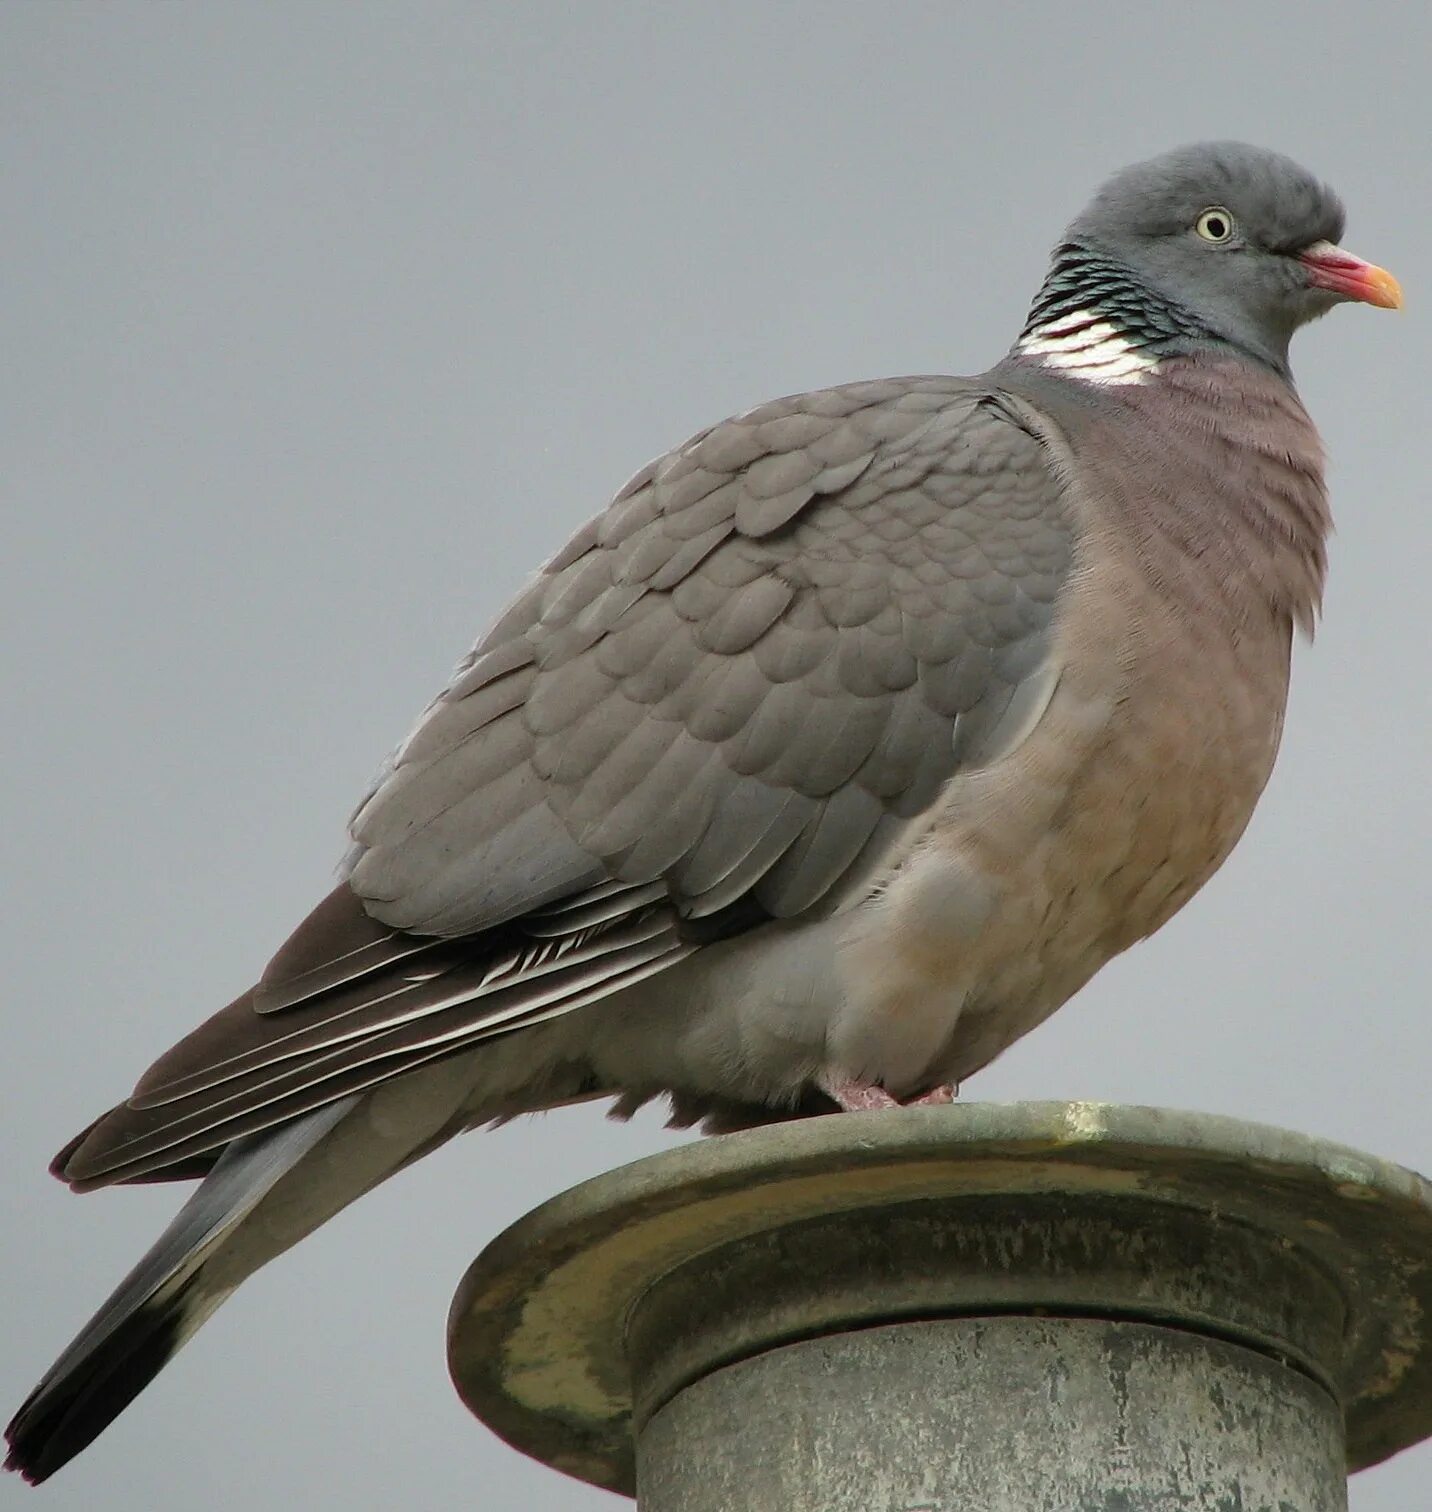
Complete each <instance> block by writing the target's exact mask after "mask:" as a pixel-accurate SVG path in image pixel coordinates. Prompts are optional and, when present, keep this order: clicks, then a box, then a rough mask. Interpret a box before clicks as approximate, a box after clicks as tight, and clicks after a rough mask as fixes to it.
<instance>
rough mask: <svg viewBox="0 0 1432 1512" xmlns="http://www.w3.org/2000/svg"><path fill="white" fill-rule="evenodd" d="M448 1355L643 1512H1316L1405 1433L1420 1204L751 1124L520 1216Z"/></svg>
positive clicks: (1423, 1347) (886, 1130) (513, 1424)
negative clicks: (743, 1131)
mask: <svg viewBox="0 0 1432 1512" xmlns="http://www.w3.org/2000/svg"><path fill="white" fill-rule="evenodd" d="M448 1353H449V1362H450V1365H451V1369H452V1373H453V1378H454V1381H455V1382H456V1384H457V1387H458V1390H459V1392H460V1393H461V1394H462V1397H463V1399H464V1401H465V1402H466V1403H467V1405H468V1406H469V1407H470V1408H471V1409H472V1411H473V1412H474V1413H476V1414H477V1416H479V1417H480V1418H482V1419H483V1420H484V1421H485V1422H486V1423H487V1424H488V1425H489V1426H491V1427H492V1428H493V1429H494V1430H495V1431H496V1432H498V1433H499V1434H501V1435H502V1436H503V1437H504V1438H506V1439H507V1440H508V1441H509V1442H510V1443H512V1444H513V1445H515V1446H516V1447H517V1448H519V1449H522V1450H524V1451H525V1452H527V1453H528V1454H532V1455H534V1456H536V1457H537V1458H538V1459H541V1460H543V1461H545V1462H546V1463H548V1464H549V1465H551V1466H553V1467H554V1468H555V1469H559V1470H563V1471H565V1472H566V1473H568V1474H570V1475H575V1476H579V1477H581V1478H582V1479H584V1480H588V1481H591V1482H592V1483H593V1484H595V1485H599V1486H605V1487H607V1488H609V1489H612V1490H616V1491H622V1492H626V1493H627V1494H628V1495H635V1496H636V1497H637V1500H638V1503H639V1505H640V1507H641V1508H642V1509H643V1512H887V1509H888V1512H896V1509H898V1512H956V1509H959V1512H1175V1509H1176V1512H1227V1509H1229V1508H1238V1509H1241V1512H1261V1509H1267V1512H1342V1509H1345V1508H1346V1506H1347V1491H1346V1475H1347V1472H1348V1470H1350V1469H1352V1470H1355V1469H1358V1468H1360V1467H1361V1466H1363V1465H1368V1464H1373V1463H1375V1462H1376V1461H1378V1460H1380V1459H1383V1458H1385V1457H1386V1456H1387V1455H1389V1454H1392V1453H1394V1452H1395V1451H1396V1450H1398V1449H1400V1448H1403V1447H1405V1446H1406V1445H1408V1444H1411V1443H1414V1442H1416V1441H1417V1440H1418V1439H1421V1438H1423V1437H1425V1436H1427V1435H1428V1434H1432V1188H1429V1187H1428V1185H1427V1183H1425V1182H1424V1181H1423V1180H1422V1179H1421V1178H1420V1177H1418V1176H1415V1175H1413V1174H1412V1173H1411V1172H1408V1171H1404V1170H1402V1169H1400V1168H1399V1167H1396V1166H1392V1165H1389V1164H1387V1163H1386V1162H1383V1161H1379V1160H1376V1159H1374V1158H1373V1157H1371V1156H1367V1155H1361V1154H1359V1153H1357V1152H1355V1151H1352V1150H1348V1149H1344V1148H1342V1147H1340V1146H1335V1145H1330V1144H1326V1143H1323V1142H1321V1141H1317V1140H1312V1139H1308V1138H1305V1137H1303V1136H1301V1135H1296V1134H1290V1133H1285V1132H1282V1131H1280V1130H1276V1129H1269V1128H1265V1127H1261V1126H1259V1125H1255V1124H1247V1123H1242V1122H1238V1121H1235V1120H1232V1119H1225V1118H1214V1117H1206V1116H1198V1115H1192V1114H1184V1113H1172V1112H1166V1111H1163V1110H1159V1109H1149V1108H1121V1107H1112V1106H1106V1105H1101V1104H1091V1103H1069V1104H1065V1103H1059V1104H1049V1103H1044V1104H1020V1105H1013V1106H1000V1105H993V1104H978V1103H975V1104H965V1105H962V1106H960V1105H957V1106H954V1107H947V1108H912V1109H903V1110H898V1111H893V1112H880V1113H860V1114H846V1115H842V1116H832V1117H829V1118H817V1119H811V1120H807V1121H804V1122H800V1123H789V1124H781V1125H775V1126H772V1127H770V1128H767V1129H760V1130H756V1131H753V1132H751V1133H748V1134H739V1135H731V1136H727V1137H725V1138H721V1139H714V1140H707V1141H703V1142H702V1143H699V1144H693V1145H688V1146H685V1147H683V1148H680V1149H677V1150H673V1151H670V1152H668V1153H666V1154H662V1155H658V1156H654V1157H652V1158H650V1159H648V1160H642V1161H638V1162H636V1163H635V1164H633V1165H630V1166H626V1167H623V1168H622V1169H620V1170H617V1171H613V1172H611V1173H610V1174H609V1175H606V1176H602V1177H599V1178H598V1179H597V1180H595V1181H590V1182H587V1183H585V1184H584V1185H582V1186H579V1187H576V1188H574V1189H573V1190H571V1191H569V1192H566V1193H563V1194H562V1195H561V1196H559V1197H556V1198H554V1199H553V1200H552V1201H551V1202H548V1203H546V1204H544V1205H543V1206H542V1207H540V1208H538V1209H536V1210H535V1211H534V1212H532V1213H530V1214H528V1215H527V1217H525V1218H523V1219H522V1220H520V1221H519V1222H518V1223H516V1224H515V1225H513V1226H512V1227H511V1228H510V1229H508V1230H507V1232H506V1233H504V1234H502V1235H500V1236H499V1237H498V1238H497V1239H496V1240H494V1241H493V1243H492V1244H491V1245H489V1246H488V1248H487V1249H486V1250H485V1251H484V1252H483V1253H482V1254H481V1255H480V1256H479V1257H478V1259H477V1260H476V1261H475V1262H474V1264H473V1265H472V1267H471V1269H470V1270H469V1271H468V1274H467V1276H466V1277H465V1278H464V1280H463V1283H462V1286H461V1287H460V1289H459V1291H458V1294H457V1296H456V1298H455V1299H454V1303H453V1309H452V1314H451V1318H450V1320H449V1345H448Z"/></svg>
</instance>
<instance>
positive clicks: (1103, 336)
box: [1014, 310, 1159, 385]
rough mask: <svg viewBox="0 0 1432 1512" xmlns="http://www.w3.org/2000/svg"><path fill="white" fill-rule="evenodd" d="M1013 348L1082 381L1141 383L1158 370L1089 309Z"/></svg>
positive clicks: (1046, 326) (1147, 354)
mask: <svg viewBox="0 0 1432 1512" xmlns="http://www.w3.org/2000/svg"><path fill="white" fill-rule="evenodd" d="M1014 350H1015V352H1016V353H1018V354H1019V355H1020V356H1022V357H1037V358H1039V360H1040V361H1041V362H1046V363H1048V364H1049V366H1050V367H1054V368H1058V369H1059V370H1060V371H1061V372H1064V373H1068V374H1069V375H1070V377H1073V378H1079V379H1082V380H1083V381H1084V382H1085V383H1097V384H1100V385H1112V384H1121V383H1143V382H1145V381H1146V380H1147V379H1148V378H1150V377H1152V376H1153V374H1154V373H1156V372H1157V371H1158V367H1159V361H1158V358H1157V357H1155V356H1153V355H1152V354H1151V353H1150V352H1148V351H1145V350H1144V349H1143V348H1142V347H1138V346H1135V345H1134V343H1133V342H1131V341H1130V340H1129V339H1128V338H1127V337H1126V336H1123V335H1121V334H1120V333H1119V332H1118V331H1117V330H1116V329H1115V328H1114V327H1113V326H1112V325H1110V324H1109V322H1108V321H1107V320H1101V319H1100V318H1099V316H1097V315H1095V314H1094V313H1093V311H1092V310H1074V311H1072V312H1071V313H1070V314H1068V315H1061V316H1059V318H1058V319H1057V320H1051V321H1048V322H1047V323H1046V324H1044V325H1042V326H1037V327H1036V328H1035V329H1034V330H1032V331H1030V332H1029V334H1028V335H1026V336H1021V337H1020V338H1019V340H1018V341H1017V342H1016V343H1015V346H1014Z"/></svg>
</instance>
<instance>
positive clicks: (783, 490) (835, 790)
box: [351, 378, 1070, 935]
mask: <svg viewBox="0 0 1432 1512" xmlns="http://www.w3.org/2000/svg"><path fill="white" fill-rule="evenodd" d="M1069 559H1070V528H1069V524H1068V521H1067V519H1066V515H1065V511H1064V507H1063V499H1062V492H1061V489H1060V486H1059V483H1058V480H1057V478H1056V477H1055V476H1054V473H1053V471H1052V469H1051V467H1050V466H1049V464H1048V462H1047V460H1046V458H1045V456H1044V454H1043V451H1042V448H1041V445H1040V443H1039V442H1038V440H1037V439H1036V438H1035V437H1034V436H1033V435H1032V434H1031V433H1030V432H1029V430H1027V429H1026V428H1024V427H1023V426H1022V425H1021V424H1020V423H1018V422H1016V420H1015V419H1013V418H1012V415H1011V411H1010V410H1009V409H1008V408H1006V407H1005V406H1004V405H1002V404H1001V402H1000V399H999V396H998V395H996V394H993V393H992V392H991V391H990V390H988V389H986V388H983V387H982V386H981V385H979V384H978V383H977V382H971V381H967V380H961V379H947V378H922V379H897V380H889V381H888V382H881V383H870V384H852V385H847V386H846V387H844V388H841V389H832V390H825V391H822V392H820V393H816V394H806V395H798V396H795V397H794V398H791V399H784V400H778V401H776V402H774V403H773V404H769V405H763V406H761V407H760V408H758V409H755V410H752V411H749V412H747V413H746V414H744V415H740V416H737V417H735V418H734V419H732V420H728V421H726V422H725V423H723V424H721V425H718V426H715V427H714V428H712V429H710V430H708V431H704V432H701V433H700V434H698V435H697V436H696V437H693V438H692V440H691V441H689V442H687V443H686V444H685V445H684V446H682V447H678V448H677V449H676V450H675V451H674V452H671V453H669V454H668V455H667V456H665V457H662V458H660V459H658V460H657V461H656V462H654V463H652V464H650V465H649V466H648V467H646V468H644V469H643V470H642V471H641V472H640V473H638V474H637V475H636V477H635V478H633V479H632V481H631V482H630V483H629V484H628V485H627V486H626V487H625V488H624V489H623V490H622V492H621V493H620V494H619V495H618V496H617V498H616V499H615V500H614V501H613V503H612V505H611V506H610V507H609V508H608V510H607V511H606V512H605V513H604V514H603V515H601V516H600V517H598V519H597V520H595V521H593V522H591V523H590V524H589V525H587V526H586V527H584V528H583V530H582V531H580V532H579V533H578V535H577V536H576V537H575V538H574V540H573V542H572V543H571V544H570V545H569V546H568V547H567V548H566V549H564V551H563V552H561V553H560V554H559V555H558V556H557V557H556V558H554V559H553V561H552V562H551V563H549V564H548V566H547V567H546V568H545V569H544V571H543V573H542V574H541V575H540V576H539V577H538V578H537V580H536V581H535V582H534V583H533V584H532V585H530V586H529V588H528V589H527V590H526V591H525V592H524V593H523V594H522V595H521V596H520V597H519V599H518V600H517V601H516V602H515V603H514V605H513V606H512V608H511V609H509V610H508V611H507V612H506V613H505V614H504V615H503V616H502V618H501V619H499V621H498V622H497V624H496V625H495V626H494V627H493V630H492V631H491V632H489V634H488V635H487V636H486V637H485V638H484V639H483V640H482V641H481V642H479V644H478V645H477V646H476V647H475V648H474V651H473V652H472V654H471V655H470V656H469V658H468V659H467V661H466V662H465V663H464V664H463V666H462V667H461V668H460V669H459V672H458V674H457V676H456V678H455V679H454V681H453V683H452V685H451V686H450V687H449V688H448V689H447V691H446V692H444V693H443V694H442V695H441V696H440V697H439V698H438V699H437V700H436V701H435V702H434V704H433V705H432V706H431V707H430V709H429V711H428V713H427V714H426V715H425V716H424V719H423V720H422V722H420V724H419V726H418V729H417V730H416V731H415V732H414V734H413V735H412V736H411V737H410V738H409V740H408V742H407V744H406V745H405V747H404V748H403V749H402V750H401V751H400V752H399V755H398V757H397V759H396V762H395V765H394V766H393V768H392V769H391V771H390V772H389V773H388V774H387V775H385V777H384V778H383V780H382V781H381V782H380V783H379V784H378V785H377V787H376V788H375V790H374V792H373V793H372V794H371V795H370V797H369V799H368V800H367V801H366V803H365V804H364V805H363V806H362V807H361V808H360V809H359V811H358V813H357V814H356V815H355V817H354V822H353V836H354V841H355V849H354V853H353V856H354V859H353V865H352V871H351V881H352V885H353V887H354V888H355V890H356V891H357V892H358V894H359V896H360V897H362V898H363V899H364V900H365V902H366V904H367V906H368V908H369V911H370V912H371V913H372V914H373V915H374V916H375V917H376V918H377V919H379V920H381V921H382V922H384V923H386V924H389V925H390V926H393V927H396V928H399V929H403V930H411V931H416V932H419V933H423V934H428V933H432V934H443V935H451V934H461V933H467V932H471V931H475V930H480V929H483V928H486V927H489V926H490V925H491V924H492V923H493V922H496V921H497V918H498V915H497V914H496V913H495V912H494V910H499V909H500V910H501V918H504V919H510V918H515V917H519V916H520V912H521V896H522V889H523V888H524V887H527V888H530V889H531V905H530V906H532V907H542V906H545V905H547V904H551V903H552V902H554V901H555V898H556V896H557V894H556V893H555V892H554V889H556V888H557V887H559V886H560V885H563V884H566V885H569V886H570V887H571V888H572V889H573V890H580V889H582V888H590V887H594V886H596V885H598V884H599V883H600V882H601V881H603V880H619V881H622V882H626V883H631V884H636V885H641V884H646V883H651V882H655V881H664V882H665V883H666V885H667V888H668V890H669V893H670V895H671V897H672V898H673V900H674V901H675V903H676V906H677V907H678V909H679V910H680V911H681V912H682V913H685V914H688V915H690V916H692V917H696V916H700V915H703V914H706V913H708V912H710V911H712V908H713V905H714V904H715V898H714V896H713V897H708V896H707V894H708V893H713V894H717V893H719V895H720V897H722V898H725V897H726V895H727V894H728V893H729V892H730V889H731V886H732V885H733V879H735V880H736V881H737V882H741V883H744V884H745V886H746V888H747V890H751V889H755V896H756V897H757V898H759V899H760V900H762V902H763V903H764V904H765V906H766V907H767V909H768V910H770V909H771V908H773V907H777V906H778V907H779V908H780V911H781V912H782V913H784V912H787V911H789V910H791V909H795V910H796V911H799V908H796V905H797V903H798V904H799V907H800V908H805V907H815V906H818V905H820V904H822V903H823V902H831V901H835V900H836V899H837V897H838V895H840V893H841V891H842V888H843V887H846V886H849V885H857V884H858V879H856V878H855V877H853V876H852V874H851V870H850V869H851V868H852V867H853V866H854V864H855V861H856V858H857V857H859V856H860V855H861V854H862V853H863V852H865V850H866V848H867V846H868V845H869V843H870V841H871V839H872V836H874V835H875V834H876V833H877V831H879V832H880V833H882V834H886V833H888V830H889V826H885V825H883V823H882V821H884V820H885V819H887V818H890V817H892V816H893V817H901V818H905V817H909V816H911V815H913V814H917V813H919V812H920V811H921V810H923V809H924V808H926V807H928V806H929V804H930V803H931V802H932V801H933V799H934V798H935V796H936V795H937V793H938V791H939V788H940V786H941V785H942V784H943V783H944V782H945V781H946V780H947V779H948V778H949V777H950V776H951V775H952V773H953V772H954V771H955V770H956V769H957V767H958V766H959V765H961V764H968V763H970V762H975V761H981V760H988V759H991V758H992V757H993V756H994V755H997V754H998V746H999V740H998V738H997V737H998V736H999V734H1000V733H1001V732H1008V731H1009V730H1010V729H1012V728H1015V727H1016V726H1018V723H1019V721H1018V719H1017V718H1016V716H1017V715H1019V714H1020V713H1021V711H1023V712H1024V713H1026V714H1027V713H1028V710H1029V709H1031V708H1035V707H1039V708H1042V707H1043V704H1044V703H1047V698H1048V683H1047V678H1044V674H1045V672H1046V668H1047V661H1048V654H1049V644H1050V636H1051V626H1052V622H1053V615H1054V607H1055V601H1056V599H1057V595H1058V590H1059V585H1060V584H1061V582H1062V581H1063V579H1064V576H1065V574H1066V572H1067V570H1068V563H1069ZM1042 678H1043V679H1044V680H1043V681H1041V679H1042ZM1027 684H1030V685H1033V686H1035V689H1036V691H1035V692H1034V693H1033V694H1026V695H1025V696H1024V697H1022V698H1021V697H1019V696H1018V695H1019V690H1020V689H1021V688H1023V687H1025V685H1027ZM1040 690H1042V692H1041V691H1040ZM1041 700H1042V701H1041ZM1011 710H1013V711H1014V712H1013V713H1011ZM514 772H519V773H520V774H521V775H520V777H517V778H514V776H513V775H512V774H513V773H514ZM851 792H854V793H858V794H859V797H858V798H857V797H847V796H846V795H847V793H851ZM539 815H540V816H541V817H540V818H539V817H537V816H539ZM846 828H848V830H849V833H848V834H847V833H845V832H844V831H845V829H846ZM542 846H546V847H548V848H549V849H550V851H551V853H552V854H551V855H550V856H548V857H545V858H544V857H542V856H540V855H538V854H537V853H536V852H537V849H538V848H539V847H542ZM838 856H840V857H844V858H845V860H846V866H845V869H844V870H842V869H841V868H840V867H838V866H837V865H836V864H835V861H834V859H833V858H835V857H838ZM728 863H729V864H728ZM803 868H809V870H808V871H803ZM504 875H507V876H511V877H512V878H513V883H512V885H498V886H494V885H493V883H492V881H491V880H488V881H487V882H486V885H484V884H483V880H482V879H484V878H486V879H491V878H494V877H496V876H504ZM766 875H770V876H771V877H772V879H773V880H772V882H771V885H770V886H769V887H767V888H764V889H762V888H760V887H759V886H758V884H760V882H761V879H762V877H763V876H766Z"/></svg>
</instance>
